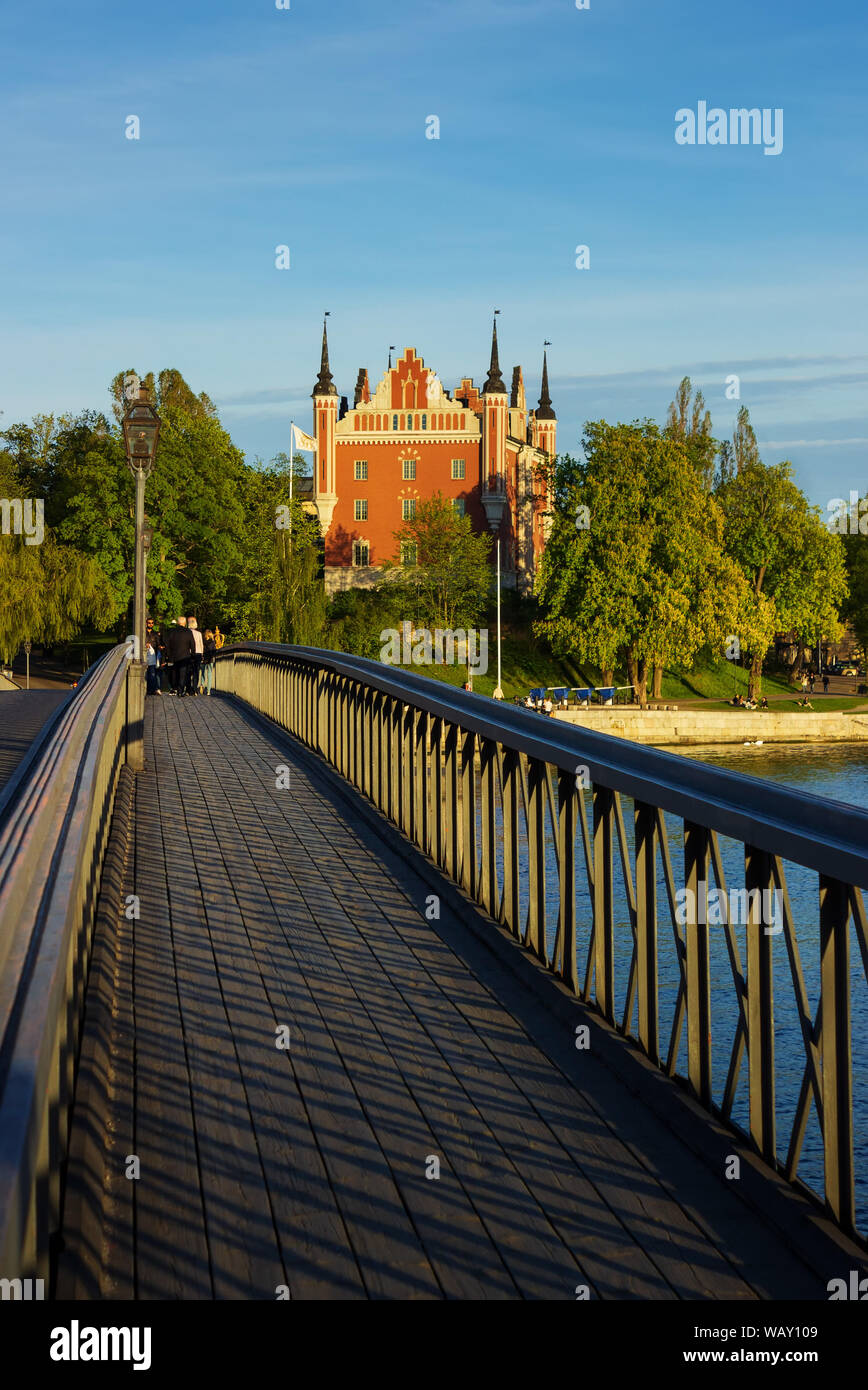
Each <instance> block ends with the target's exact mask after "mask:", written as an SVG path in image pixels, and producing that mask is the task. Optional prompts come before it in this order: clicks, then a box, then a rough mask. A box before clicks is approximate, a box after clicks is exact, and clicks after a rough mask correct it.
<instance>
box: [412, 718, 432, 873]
mask: <svg viewBox="0 0 868 1390" xmlns="http://www.w3.org/2000/svg"><path fill="white" fill-rule="evenodd" d="M429 723H430V718H429V715H428V711H427V710H420V711H419V717H418V719H417V720H416V836H415V838H416V844H417V845H418V846H419V848H420V849H421V851H422V853H423V854H427V853H428V835H429V825H430V820H429V814H428V783H429V780H430V779H429V776H428V725H429Z"/></svg>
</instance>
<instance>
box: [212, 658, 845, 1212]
mask: <svg viewBox="0 0 868 1390" xmlns="http://www.w3.org/2000/svg"><path fill="white" fill-rule="evenodd" d="M215 688H216V690H217V691H218V692H220V693H225V694H230V695H234V696H236V697H238V698H239V699H240V700H243V701H246V702H247V703H248V704H250V705H251V706H252V707H253V708H255V709H256V710H258V711H260V712H261V713H262V714H263V715H265V716H267V717H268V718H270V719H272V720H274V721H275V722H276V723H277V724H279V725H280V726H282V727H283V728H284V729H286V730H288V731H289V732H290V733H291V734H293V735H294V736H295V737H297V738H298V739H300V740H301V741H302V742H303V743H305V744H306V745H308V747H310V748H312V749H314V750H316V751H317V752H318V753H320V754H321V755H322V756H323V757H324V758H325V759H326V760H327V761H328V762H329V763H330V764H331V765H332V766H333V767H334V768H336V769H337V771H338V772H340V773H341V774H342V775H343V776H344V777H345V778H347V779H348V781H349V782H350V783H352V785H353V786H354V787H356V788H357V789H358V790H359V791H360V792H361V793H362V794H363V795H365V796H366V797H368V798H370V800H371V801H372V802H373V803H374V805H375V806H376V807H377V808H378V809H379V810H380V811H381V812H383V814H385V815H386V816H387V817H388V818H389V819H390V820H391V821H392V822H393V823H394V824H395V825H396V826H398V827H399V828H400V829H401V830H402V831H403V832H404V834H405V835H406V836H407V837H408V838H409V839H410V840H411V841H412V842H413V843H414V844H416V845H417V846H418V847H419V849H420V850H422V851H423V853H425V854H427V855H429V856H430V857H431V858H432V859H433V860H434V861H435V862H436V863H437V864H438V865H439V866H440V868H441V869H442V870H443V871H444V872H445V873H446V874H447V875H448V876H449V877H451V878H452V879H453V880H454V881H455V882H456V883H457V884H458V885H460V886H461V887H462V888H463V889H464V890H465V891H466V892H467V893H468V894H469V896H470V897H471V898H473V899H474V900H475V901H476V902H477V903H478V904H479V905H480V906H481V907H482V908H484V909H485V910H486V911H487V912H488V913H489V914H490V915H491V917H493V918H494V919H495V920H496V921H497V922H499V923H500V924H502V925H503V926H504V927H505V928H507V929H508V930H509V931H510V932H511V933H512V935H513V936H514V937H515V938H517V939H518V940H519V941H520V942H521V943H522V944H523V945H524V946H525V947H526V948H527V950H528V951H530V952H531V953H532V954H533V955H534V956H535V957H536V958H537V959H538V960H540V961H541V962H543V963H544V964H545V965H546V966H547V967H548V968H549V969H550V970H552V971H553V972H554V974H555V975H556V976H558V977H559V978H560V979H561V980H562V981H564V982H565V983H566V985H567V986H568V987H569V988H570V989H571V990H572V992H573V993H574V994H575V995H576V996H577V997H578V998H580V999H581V1000H583V1001H584V1002H586V1003H588V1004H591V1005H595V1006H596V1008H597V1009H598V1010H599V1012H600V1014H601V1015H602V1016H603V1018H604V1019H605V1020H607V1022H608V1023H609V1024H611V1025H613V1026H614V1027H616V1028H617V1029H618V1030H619V1031H620V1032H621V1033H623V1034H625V1035H627V1036H630V1037H631V1038H633V1039H634V1040H635V1042H636V1044H637V1045H638V1046H639V1047H640V1048H641V1050H642V1051H643V1052H644V1053H645V1055H646V1056H647V1057H648V1058H650V1059H651V1060H652V1062H653V1063H654V1064H655V1065H657V1066H658V1067H660V1068H661V1069H662V1070H663V1071H665V1072H666V1073H667V1074H668V1075H669V1076H672V1077H674V1076H676V1075H678V1074H679V1073H678V1057H679V1051H680V1048H681V1044H682V1041H683V1037H684V1033H685V1031H686V1037H687V1070H686V1077H685V1078H684V1079H685V1080H686V1083H687V1085H688V1086H689V1088H690V1090H691V1091H692V1092H693V1094H694V1096H695V1097H696V1098H697V1099H698V1100H699V1101H700V1103H701V1104H702V1105H704V1106H705V1107H706V1108H708V1109H709V1110H712V1111H714V1112H715V1113H716V1114H718V1115H719V1116H720V1117H721V1118H723V1119H724V1120H725V1121H726V1122H728V1123H730V1124H732V1125H733V1127H734V1128H737V1129H738V1128H740V1127H739V1126H738V1125H737V1124H736V1123H735V1120H734V1116H733V1111H734V1106H735V1102H736V1096H737V1093H738V1088H739V1080H740V1076H741V1072H742V1064H743V1062H744V1060H745V1057H746V1058H747V1089H748V1097H747V1111H746V1114H747V1118H746V1123H745V1125H744V1127H743V1128H744V1131H745V1132H747V1133H748V1135H749V1138H750V1139H751V1140H752V1142H753V1145H754V1146H755V1148H756V1150H757V1152H758V1153H759V1154H760V1155H761V1156H762V1158H763V1159H764V1160H765V1161H766V1162H767V1163H768V1164H770V1165H771V1166H773V1167H774V1168H775V1169H776V1170H777V1171H778V1172H780V1173H782V1174H783V1175H784V1176H785V1177H786V1178H787V1179H788V1180H789V1181H791V1182H794V1183H797V1184H798V1185H799V1186H800V1187H801V1186H803V1184H802V1182H801V1179H800V1178H799V1172H798V1170H799V1164H800V1158H801V1156H802V1150H803V1145H804V1140H805V1134H806V1130H807V1126H808V1120H809V1115H810V1113H811V1107H812V1105H813V1107H814V1115H815V1118H816V1122H817V1125H818V1127H819V1134H820V1146H821V1151H822V1175H821V1177H820V1180H819V1181H818V1182H816V1183H815V1184H814V1188H815V1189H816V1191H817V1193H818V1195H820V1196H821V1197H822V1198H823V1199H824V1200H825V1205H826V1209H827V1211H828V1212H829V1214H830V1215H831V1216H832V1217H833V1219H834V1220H835V1221H836V1222H837V1223H838V1224H839V1225H840V1226H841V1228H842V1229H844V1230H845V1231H848V1232H850V1233H854V1232H855V1231H856V1225H855V1194H856V1168H855V1160H854V1107H853V1077H854V1071H853V1057H852V1048H851V986H852V981H853V977H854V972H855V971H857V970H858V961H859V959H860V958H861V967H862V972H864V980H863V979H862V974H859V976H858V979H859V981H860V982H861V983H865V981H868V930H866V915H865V907H864V903H863V898H862V892H861V890H862V889H863V888H866V887H868V813H866V812H864V811H861V810H859V809H856V808H851V807H848V806H846V805H844V804H842V803H838V802H833V801H827V800H822V799H820V798H817V797H814V796H808V795H805V794H803V793H801V792H799V791H795V790H789V789H787V788H785V787H782V786H778V785H774V784H770V783H768V782H760V781H759V780H758V779H756V778H753V777H747V776H744V775H742V774H738V773H733V772H728V771H724V770H722V769H718V768H715V767H712V766H708V765H704V764H701V763H697V762H694V761H692V760H689V759H686V758H683V757H680V756H678V755H675V754H670V753H665V752H662V751H659V750H656V749H653V748H648V747H644V746H639V745H636V744H631V743H628V742H626V741H624V740H622V739H617V738H613V737H610V736H608V735H606V734H601V733H595V732H593V731H590V730H588V729H585V728H578V727H576V726H571V725H568V724H566V723H558V722H556V721H552V720H546V721H543V720H540V719H539V717H538V716H535V715H532V714H530V713H528V712H526V711H522V710H520V709H515V708H512V707H510V706H504V705H502V704H495V703H494V702H492V701H491V700H488V699H485V698H483V697H480V696H474V695H468V694H465V693H464V692H461V691H457V690H455V689H454V688H453V687H451V686H448V685H445V684H441V683H437V682H434V681H431V680H428V679H425V678H423V677H419V676H416V675H413V674H411V673H409V672H404V671H402V670H399V669H396V668H393V667H387V666H383V665H381V664H380V663H377V662H373V661H367V660H364V659H362V658H357V657H350V656H344V655H339V654H335V653H330V652H324V651H318V650H313V649H310V648H298V647H280V646H273V645H269V644H263V643H251V644H242V645H240V646H238V647H234V648H231V649H226V650H224V651H222V652H221V653H219V654H218V658H217V667H216V676H215ZM624 799H629V800H630V801H631V802H632V834H631V835H630V834H628V828H627V824H626V823H625V817H624V807H623V802H624ZM667 817H668V818H669V824H668V825H667ZM673 817H674V818H675V820H676V824H677V825H678V823H680V825H678V829H679V833H678V838H679V839H680V840H681V841H682V845H683V870H682V871H680V872H678V873H676V871H675V868H674V867H673V855H672V853H671V851H670V845H671V844H672V843H673V831H672V818H673ZM722 837H728V838H729V839H731V840H734V841H737V842H738V844H739V860H738V873H739V876H740V878H741V879H742V881H743V884H744V888H745V890H747V894H746V896H745V899H744V901H745V903H746V904H747V915H746V918H745V921H744V922H743V923H742V926H743V931H741V932H740V931H739V929H738V926H737V924H735V923H733V922H732V921H726V922H724V923H722V924H721V925H720V926H719V927H714V926H710V925H709V923H708V921H707V918H708V915H709V914H708V913H704V912H702V911H701V910H699V909H697V910H696V911H694V912H693V913H689V914H688V915H687V918H686V920H682V921H680V920H679V916H681V917H682V918H684V914H683V913H680V912H679V894H680V892H681V891H682V890H684V889H689V890H690V891H691V892H692V893H693V894H694V898H693V901H694V902H697V903H698V902H701V901H702V900H703V899H704V900H705V901H706V902H707V901H708V898H709V891H710V889H711V888H712V887H713V886H714V885H715V884H716V886H717V888H718V889H719V890H722V891H723V892H724V893H726V891H727V889H726V876H725V872H724V858H725V856H724V854H723V853H722V850H721V842H720V841H721V838H722ZM727 853H729V851H727ZM785 860H787V861H791V862H793V863H794V864H795V865H798V866H803V867H804V869H805V870H807V871H809V873H810V875H812V876H816V878H815V880H814V882H815V890H816V899H815V901H816V905H817V911H818V928H817V939H816V947H817V952H818V957H817V959H816V961H814V962H812V968H813V967H815V969H814V974H815V976H816V983H817V989H818V991H819V1000H818V1003H817V1006H816V1008H815V1010H814V1011H813V1012H812V1009H811V1006H810V1004H809V992H808V989H807V988H806V981H805V972H804V970H803V967H802V959H801V956H800V948H799V941H798V937H797V930H796V921H795V917H794V913H793V908H792V905H791V901H790V894H789V891H788V887H787V880H786V875H785V869H784V861H785ZM729 862H730V864H732V862H733V861H732V857H731V855H730V856H729ZM618 871H620V879H621V882H620V884H618V891H616V879H617V877H618ZM799 872H800V873H801V870H799ZM712 876H713V877H712ZM754 889H756V890H759V892H758V893H757V894H754V893H753V892H752V891H751V890H754ZM763 890H765V891H766V892H768V893H769V894H772V893H774V892H775V891H777V893H778V895H779V898H778V901H779V902H780V903H781V904H782V917H783V920H782V923H781V924H780V927H779V928H778V929H777V931H776V933H775V934H771V933H770V932H768V931H767V930H766V929H765V927H764V926H763V922H762V919H761V908H760V906H759V905H760V904H761V903H762V892H763ZM552 898H554V902H552ZM580 903H581V904H583V905H584V906H583V907H582V908H580V906H579V904H580ZM619 904H620V916H619ZM661 904H662V905H663V908H664V909H668V916H669V918H670V925H671V930H672V934H673V935H672V940H671V942H669V943H668V945H669V960H670V969H671V974H672V976H673V978H671V979H664V978H663V976H662V971H661V965H662V962H663V960H664V952H663V949H662V948H663V946H664V944H666V943H665V942H664V938H663V935H662V934H661V931H660V923H659V922H658V911H659V909H660V907H661ZM549 908H552V909H553V910H552V911H551V912H549ZM555 908H556V911H554V909H555ZM691 917H692V918H693V920H691ZM703 918H705V919H706V920H705V921H703V920H702V919H703ZM851 920H852V923H853V932H854V938H855V941H856V943H857V954H855V955H853V958H852V959H851V955H852V954H853V953H851V939H850V923H851ZM714 932H720V933H722V937H723V941H724V942H725V962H726V963H725V966H724V968H725V970H726V973H727V977H728V979H729V981H730V983H731V993H730V995H729V1002H730V1004H731V1006H732V1012H733V1019H734V1023H733V1035H732V1046H731V1049H730V1050H729V1054H728V1060H727V1063H726V1081H725V1085H724V1087H723V1092H722V1097H721V1099H720V1101H719V1102H715V1100H714V1098H713V1088H712V1057H713V1049H712V1028H711V1020H712V957H713V955H714V952H715V950H717V951H718V952H720V951H722V949H723V948H722V945H719V941H720V938H717V939H715V938H714V937H713V935H712V934H713V933H714ZM740 937H741V941H740ZM776 941H779V942H780V941H782V942H783V943H784V946H785V951H786V964H784V963H783V961H782V958H781V957H780V956H779V957H778V959H777V960H775V958H774V956H773V952H774V950H775V945H774V943H775V942H776ZM742 948H744V954H745V959H744V960H743V959H742ZM616 960H620V966H621V967H622V968H621V977H622V979H623V980H624V982H625V983H624V988H623V996H624V999H623V1008H620V1007H619V1006H618V1003H617V1000H616V987H615V985H616ZM781 968H783V969H784V970H785V971H786V972H787V980H788V981H789V983H790V984H791V986H792V997H791V999H790V1000H789V1001H788V1007H789V1009H790V1014H791V1017H792V1018H793V1019H794V1020H795V1022H794V1023H793V1034H794V1036H797V1038H798V1041H796V1042H795V1043H794V1046H795V1047H797V1048H798V1047H799V1042H800V1045H801V1051H800V1052H799V1053H798V1065H799V1067H800V1068H801V1080H800V1084H799V1085H798V1093H797V1099H795V1092H794V1105H793V1116H792V1122H791V1124H790V1125H789V1130H788V1133H787V1134H786V1136H785V1138H786V1146H785V1150H782V1149H781V1148H780V1147H779V1137H778V1133H777V1129H778V1124H777V1111H778V1103H777V1098H776V1086H777V1084H778V1075H777V1069H776V1052H775V1049H776V1022H775V990H774V988H773V981H774V979H775V976H776V972H777V976H778V980H779V981H780V970H781ZM718 989H719V986H718ZM664 990H665V992H666V994H667V997H668V998H669V999H670V1001H671V1002H672V1010H671V1015H672V1016H671V1026H669V1027H668V1029H667V1028H666V1027H664V1021H663V1018H662V1014H661V1008H660V996H661V993H662V992H664ZM716 992H717V991H716ZM673 996H674V999H673ZM860 1042H861V1044H862V1054H861V1063H862V1065H863V1066H864V1064H865V1039H864V1038H860ZM864 1120H865V1117H864V1115H863V1116H862V1117H861V1122H863V1123H864ZM864 1157H865V1155H864V1151H863V1152H861V1153H860V1158H861V1159H862V1160H863V1161H864Z"/></svg>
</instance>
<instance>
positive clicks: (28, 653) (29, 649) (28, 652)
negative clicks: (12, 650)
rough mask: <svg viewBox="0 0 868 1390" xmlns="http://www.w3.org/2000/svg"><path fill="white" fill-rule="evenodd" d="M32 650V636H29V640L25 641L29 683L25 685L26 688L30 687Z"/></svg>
mask: <svg viewBox="0 0 868 1390" xmlns="http://www.w3.org/2000/svg"><path fill="white" fill-rule="evenodd" d="M32 650H33V643H32V642H31V641H30V638H29V637H28V639H27V641H26V642H25V643H24V655H25V656H26V657H27V683H26V685H25V687H24V688H25V690H29V689H30V653H31V651H32Z"/></svg>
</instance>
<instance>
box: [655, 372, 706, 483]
mask: <svg viewBox="0 0 868 1390" xmlns="http://www.w3.org/2000/svg"><path fill="white" fill-rule="evenodd" d="M691 397H692V401H691ZM665 433H666V434H667V435H668V437H669V438H670V439H678V440H680V441H681V442H682V443H683V444H684V446H685V448H686V450H687V454H688V457H689V458H690V461H691V463H692V464H693V466H694V468H695V469H696V471H697V473H698V474H699V476H700V478H701V479H702V482H703V485H704V486H705V488H706V490H708V491H710V490H711V488H712V486H713V484H714V456H715V453H716V451H717V444H716V443H715V441H714V440H713V439H712V437H711V413H710V412H709V411H708V410H706V408H705V399H704V397H703V395H702V392H701V391H699V390H697V392H696V394H695V396H694V395H693V386H692V383H691V380H690V377H689V376H685V377H682V379H681V382H680V384H679V386H678V390H677V391H676V393H675V400H674V401H672V403H671V405H670V406H669V413H668V416H667V418H666V430H665Z"/></svg>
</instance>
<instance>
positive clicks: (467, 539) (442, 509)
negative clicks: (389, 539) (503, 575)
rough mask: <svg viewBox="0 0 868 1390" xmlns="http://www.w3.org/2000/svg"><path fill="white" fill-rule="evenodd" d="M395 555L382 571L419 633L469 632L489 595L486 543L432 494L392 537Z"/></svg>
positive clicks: (449, 505)
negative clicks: (426, 630) (424, 630)
mask: <svg viewBox="0 0 868 1390" xmlns="http://www.w3.org/2000/svg"><path fill="white" fill-rule="evenodd" d="M394 537H395V542H396V546H397V548H396V552H395V555H394V557H393V559H392V560H391V561H390V562H389V563H388V564H387V565H386V566H384V573H385V575H386V577H387V579H388V582H389V583H390V584H391V585H392V586H394V592H395V594H396V595H400V596H401V598H402V600H403V602H404V605H405V617H407V618H409V617H410V615H411V614H412V615H413V616H414V618H415V621H416V622H417V623H418V624H419V625H420V626H423V627H427V628H429V629H432V628H437V627H441V628H452V629H454V630H457V629H460V628H468V627H474V626H475V625H476V623H477V622H478V620H479V616H480V613H481V612H482V609H483V607H484V605H485V601H486V599H487V597H488V595H489V593H490V590H491V583H492V574H491V567H490V565H489V563H488V557H489V554H490V552H491V538H490V536H487V535H477V534H476V532H474V530H473V525H472V522H471V520H470V517H469V516H459V515H458V513H457V512H456V510H455V508H454V507H453V505H452V502H451V500H450V499H449V498H448V497H444V496H443V494H442V493H440V492H437V493H435V494H434V496H433V497H427V498H423V499H421V500H420V501H419V502H418V503H417V505H416V515H415V516H414V517H411V518H409V519H408V520H407V521H405V522H404V523H403V525H402V526H401V529H400V530H399V531H396V532H395V533H394Z"/></svg>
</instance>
